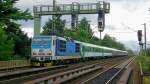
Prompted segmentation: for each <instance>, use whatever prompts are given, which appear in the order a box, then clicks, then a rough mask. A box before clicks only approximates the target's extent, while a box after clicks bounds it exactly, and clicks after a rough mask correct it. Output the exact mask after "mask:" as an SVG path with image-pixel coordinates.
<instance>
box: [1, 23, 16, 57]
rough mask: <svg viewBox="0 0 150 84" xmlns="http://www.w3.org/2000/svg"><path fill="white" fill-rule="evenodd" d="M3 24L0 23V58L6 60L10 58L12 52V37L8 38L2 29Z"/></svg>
mask: <svg viewBox="0 0 150 84" xmlns="http://www.w3.org/2000/svg"><path fill="white" fill-rule="evenodd" d="M3 26H4V25H2V24H1V23H0V39H1V41H0V60H7V59H11V56H12V54H13V48H14V41H13V39H8V36H7V35H6V34H5V32H4V31H3V29H2V28H3Z"/></svg>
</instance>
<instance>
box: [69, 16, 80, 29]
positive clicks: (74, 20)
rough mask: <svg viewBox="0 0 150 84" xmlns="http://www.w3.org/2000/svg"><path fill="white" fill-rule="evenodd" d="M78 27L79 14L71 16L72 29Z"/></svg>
mask: <svg viewBox="0 0 150 84" xmlns="http://www.w3.org/2000/svg"><path fill="white" fill-rule="evenodd" d="M77 25H78V14H71V27H72V28H75V27H77Z"/></svg>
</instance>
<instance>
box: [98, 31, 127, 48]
mask: <svg viewBox="0 0 150 84" xmlns="http://www.w3.org/2000/svg"><path fill="white" fill-rule="evenodd" d="M101 45H103V46H107V47H111V48H116V49H120V50H125V47H124V45H123V44H121V43H120V42H117V41H116V39H115V38H114V37H110V36H109V35H108V34H106V35H105V36H104V38H103V40H102V42H101Z"/></svg>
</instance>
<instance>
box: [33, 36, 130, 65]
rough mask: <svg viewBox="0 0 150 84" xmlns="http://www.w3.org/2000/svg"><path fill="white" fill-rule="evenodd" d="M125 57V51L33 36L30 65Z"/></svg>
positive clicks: (54, 37)
mask: <svg viewBox="0 0 150 84" xmlns="http://www.w3.org/2000/svg"><path fill="white" fill-rule="evenodd" d="M127 55H128V53H127V51H122V50H118V49H114V48H109V47H104V46H100V45H95V44H90V43H85V42H81V41H77V40H73V39H72V38H69V37H59V36H45V35H39V36H34V37H33V38H32V43H31V63H32V64H33V65H36V66H50V65H53V64H59V63H66V62H67V63H70V62H76V61H85V60H92V59H99V58H106V57H117V56H127Z"/></svg>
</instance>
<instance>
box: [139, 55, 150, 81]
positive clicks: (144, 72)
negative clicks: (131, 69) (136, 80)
mask: <svg viewBox="0 0 150 84" xmlns="http://www.w3.org/2000/svg"><path fill="white" fill-rule="evenodd" d="M138 61H139V64H140V68H141V77H142V81H143V84H150V55H148V56H139V57H138Z"/></svg>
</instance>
